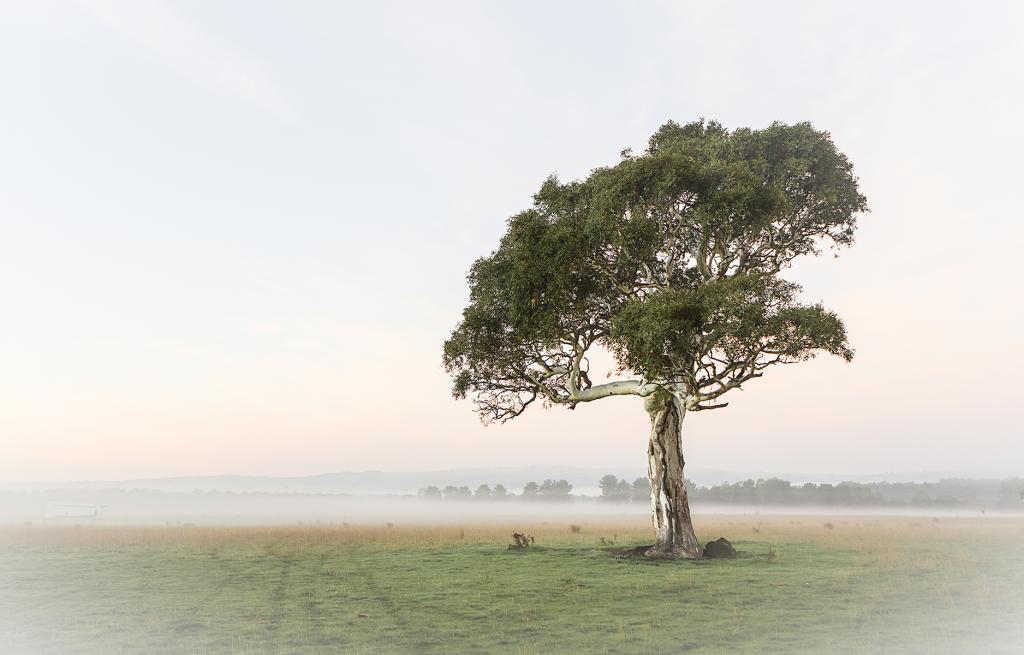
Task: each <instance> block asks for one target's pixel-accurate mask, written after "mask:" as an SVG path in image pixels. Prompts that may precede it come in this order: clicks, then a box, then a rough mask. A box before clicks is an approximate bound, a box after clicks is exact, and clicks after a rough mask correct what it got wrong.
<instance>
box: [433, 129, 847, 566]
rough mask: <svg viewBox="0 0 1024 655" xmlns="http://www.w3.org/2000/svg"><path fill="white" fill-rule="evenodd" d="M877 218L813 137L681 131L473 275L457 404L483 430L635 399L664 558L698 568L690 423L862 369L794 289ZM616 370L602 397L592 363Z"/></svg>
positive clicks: (654, 140)
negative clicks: (827, 364)
mask: <svg viewBox="0 0 1024 655" xmlns="http://www.w3.org/2000/svg"><path fill="white" fill-rule="evenodd" d="M865 210H866V202H865V199H864V197H863V196H862V195H861V194H860V192H859V191H858V187H857V180H856V178H855V177H854V175H853V170H852V165H851V164H850V162H849V160H848V159H847V158H846V156H845V155H843V154H842V153H841V152H839V151H838V150H837V149H836V147H835V145H834V144H833V143H832V140H831V137H830V136H829V135H828V134H827V133H825V132H820V131H817V130H815V129H814V128H813V127H812V126H811V125H810V124H808V123H798V124H796V125H784V124H782V123H774V124H772V125H771V126H770V127H768V128H766V129H763V130H752V129H737V130H734V131H731V132H730V131H728V130H726V129H725V128H723V127H722V126H721V125H720V124H718V123H716V122H705V121H703V120H702V121H698V122H694V123H690V124H688V125H679V124H677V123H673V122H669V123H666V124H665V125H663V126H662V127H661V128H660V129H659V130H658V131H657V132H656V133H655V134H654V135H653V136H652V137H651V138H650V140H649V142H648V145H647V149H646V150H645V151H644V152H643V153H642V154H640V155H633V154H631V153H630V152H629V151H625V152H623V157H622V160H621V161H620V162H619V163H618V164H616V165H614V166H611V167H607V168H598V169H596V170H594V171H593V172H592V173H591V174H590V176H588V177H587V178H586V179H585V180H582V181H575V182H569V183H562V182H560V181H559V180H558V179H557V178H555V177H550V178H549V179H548V180H547V181H546V182H544V184H543V185H542V186H541V188H540V190H539V191H538V192H537V194H536V195H535V196H534V202H533V206H532V207H531V208H529V209H527V210H525V211H523V212H521V213H519V214H516V215H514V216H512V217H511V218H510V219H509V221H508V230H507V232H506V233H505V236H504V237H502V239H501V243H500V245H499V246H498V249H497V250H495V251H494V252H492V253H491V254H490V255H489V256H487V257H483V258H481V259H479V260H477V261H476V262H475V263H474V264H473V266H472V268H471V270H470V273H469V276H468V281H469V286H470V301H469V305H468V306H467V307H466V308H465V310H464V311H463V314H462V320H461V322H460V323H459V324H458V326H457V327H456V328H455V330H454V331H453V332H452V334H451V337H450V338H449V339H448V341H446V342H445V346H444V357H443V361H444V365H445V368H446V369H447V370H448V371H449V373H450V374H451V375H452V376H453V379H454V385H453V393H454V395H455V396H456V397H457V398H465V397H467V396H471V397H472V398H473V400H474V402H475V404H476V408H477V411H478V412H479V413H480V415H481V417H482V418H483V420H484V421H485V422H491V421H500V422H503V421H507V420H509V419H513V418H515V417H517V416H519V415H520V414H522V413H523V411H525V410H526V408H527V407H529V406H530V405H532V404H534V403H535V402H537V401H538V400H539V401H540V402H541V403H542V404H544V405H547V406H553V405H559V406H562V407H567V408H569V409H575V408H576V407H578V406H580V405H581V404H585V403H589V402H592V401H596V400H601V399H604V398H608V397H611V396H634V397H637V398H640V399H642V400H643V402H644V407H645V409H646V411H647V414H648V416H649V418H650V425H651V428H650V436H649V442H648V477H649V481H650V487H651V490H652V501H651V505H652V516H653V523H654V526H655V532H656V539H657V542H656V544H655V546H654V547H653V548H652V549H651V550H650V551H649V555H651V556H657V557H688V558H697V557H700V556H701V549H700V546H699V544H698V543H697V539H696V537H695V535H694V533H693V527H692V524H691V520H690V512H689V506H688V503H687V497H686V488H685V485H684V478H683V466H684V459H683V455H682V447H681V444H682V442H681V434H682V433H681V428H682V421H683V419H684V417H685V415H686V414H687V413H688V412H696V411H705V410H711V409H717V408H721V407H725V406H726V404H727V403H725V402H723V401H722V397H723V396H724V395H725V394H727V393H729V392H730V391H733V390H735V389H740V388H742V387H743V385H745V384H746V383H747V382H749V381H751V380H754V379H756V378H759V377H761V376H762V375H763V374H764V372H765V370H766V369H768V368H770V367H772V366H775V365H780V364H790V363H794V362H800V361H803V360H806V359H809V358H811V357H814V356H815V355H816V354H817V353H822V352H824V353H830V354H833V355H837V356H839V357H842V358H844V359H846V360H849V359H851V358H852V356H853V351H852V350H851V348H850V346H849V345H848V343H847V337H846V330H845V328H844V326H843V323H842V321H841V320H840V319H839V318H838V317H837V316H836V315H835V314H834V313H832V312H830V311H828V310H826V309H825V308H824V307H822V306H821V305H820V304H803V303H801V302H800V301H799V300H798V296H799V292H800V290H801V289H800V287H799V286H798V285H797V284H795V283H793V282H791V281H788V280H786V279H784V278H783V277H782V276H781V273H782V272H783V271H784V270H785V269H787V268H788V267H789V266H790V264H791V262H792V261H793V260H794V259H796V258H797V257H800V256H802V255H816V254H819V253H820V252H821V251H822V249H824V248H825V247H830V248H836V249H837V248H840V247H843V246H847V245H849V244H851V243H852V241H853V233H854V228H855V226H856V217H857V215H858V214H859V213H860V212H862V211H865ZM600 350H604V351H607V352H609V353H611V355H613V356H614V360H615V362H616V369H615V370H613V371H609V373H610V374H617V375H619V377H618V378H617V379H613V380H609V381H607V382H603V383H600V384H598V383H596V382H595V380H596V379H597V376H596V372H595V371H591V368H590V362H591V359H592V358H591V355H592V354H593V353H594V352H595V351H600Z"/></svg>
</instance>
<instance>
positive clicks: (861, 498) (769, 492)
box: [598, 475, 1024, 507]
mask: <svg viewBox="0 0 1024 655" xmlns="http://www.w3.org/2000/svg"><path fill="white" fill-rule="evenodd" d="M646 482H647V481H646V479H645V478H637V479H636V480H634V481H633V482H632V483H630V482H629V481H628V480H625V479H622V480H619V479H617V478H616V477H615V476H614V475H606V476H604V477H603V478H601V480H600V481H599V483H598V484H599V486H600V488H601V500H604V501H609V502H649V500H650V488H649V486H647V485H646ZM685 484H686V491H687V495H689V497H690V499H691V500H694V501H700V502H707V503H743V504H752V505H760V504H775V505H800V504H803V505H819V504H820V505H854V506H856V505H892V506H901V505H913V506H933V507H955V506H959V505H980V504H987V505H996V506H1001V507H1017V506H1021V505H1024V478H1010V479H1007V480H971V479H961V478H948V479H943V480H940V481H939V482H866V483H861V482H840V483H838V484H831V483H828V482H824V483H821V484H815V483H813V482H807V483H804V484H793V483H791V482H790V481H788V480H783V479H781V478H776V477H773V478H768V479H764V478H760V479H758V480H753V479H747V480H743V481H742V482H734V483H729V482H724V483H722V484H717V485H711V486H698V485H696V484H694V483H693V481H692V480H689V479H687V480H686V482H685Z"/></svg>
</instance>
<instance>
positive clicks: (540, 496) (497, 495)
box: [417, 480, 572, 500]
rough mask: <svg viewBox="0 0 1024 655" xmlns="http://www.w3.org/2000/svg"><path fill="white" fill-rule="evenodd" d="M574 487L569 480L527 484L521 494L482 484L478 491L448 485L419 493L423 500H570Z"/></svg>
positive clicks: (430, 487) (428, 488)
mask: <svg viewBox="0 0 1024 655" xmlns="http://www.w3.org/2000/svg"><path fill="white" fill-rule="evenodd" d="M571 492H572V485H571V484H569V481H568V480H544V481H543V482H541V483H540V484H537V483H536V482H527V483H526V484H525V485H523V490H522V491H521V492H520V493H519V494H515V493H513V492H510V491H509V490H508V489H506V488H505V486H504V485H501V484H496V485H494V487H493V488H492V487H491V486H490V485H487V484H481V485H480V486H478V487H477V488H476V490H475V491H474V490H471V489H470V488H469V487H468V486H459V487H457V486H455V485H448V486H446V487H444V488H443V489H442V488H441V487H437V486H433V485H432V486H429V487H424V488H422V489H420V490H419V492H418V493H417V495H418V496H420V497H422V498H434V499H442V498H443V499H445V500H468V499H477V500H504V499H508V498H520V499H523V500H568V499H569V498H571V497H572V496H571V495H570V494H571Z"/></svg>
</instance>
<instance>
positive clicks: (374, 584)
mask: <svg viewBox="0 0 1024 655" xmlns="http://www.w3.org/2000/svg"><path fill="white" fill-rule="evenodd" d="M358 573H359V575H360V577H361V578H362V579H363V583H364V585H365V586H366V589H367V590H368V591H369V592H371V593H372V595H373V597H374V599H375V600H376V601H377V603H378V604H379V605H380V606H381V608H382V609H383V610H384V611H385V613H386V616H387V618H388V619H389V620H390V622H391V623H392V624H393V626H394V629H395V632H396V633H398V634H399V635H400V636H401V638H402V642H401V646H400V647H401V648H405V649H408V650H407V651H406V652H410V653H427V652H433V651H431V650H430V648H431V647H432V643H431V642H428V641H425V640H423V639H422V633H421V631H419V630H415V629H412V628H411V627H410V623H409V620H408V619H407V618H406V617H405V616H404V615H403V614H402V612H401V608H400V607H399V605H398V604H397V603H396V602H395V601H394V594H393V593H392V589H391V588H385V587H384V586H383V585H382V584H381V583H380V581H379V579H378V577H377V574H376V573H375V572H374V570H373V568H372V567H369V566H367V567H362V568H360V569H359V570H358ZM368 618H369V619H370V620H373V616H372V615H370V616H369V617H368ZM381 641H383V640H381ZM393 646H396V644H394V643H392V644H389V649H388V652H395V651H394V650H390V648H391V647H393Z"/></svg>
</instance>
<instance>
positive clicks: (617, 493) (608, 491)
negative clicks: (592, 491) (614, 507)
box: [597, 473, 628, 501]
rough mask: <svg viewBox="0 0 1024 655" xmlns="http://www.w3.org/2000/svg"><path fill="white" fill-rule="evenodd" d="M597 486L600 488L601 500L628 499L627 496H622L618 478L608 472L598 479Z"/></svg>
mask: <svg viewBox="0 0 1024 655" xmlns="http://www.w3.org/2000/svg"><path fill="white" fill-rule="evenodd" d="M597 486H598V487H600V488H601V500H608V501H622V500H628V498H623V497H622V487H621V486H620V485H619V479H618V478H617V477H615V476H614V475H612V474H610V473H609V474H608V475H606V476H604V477H602V478H601V479H600V480H598V481H597Z"/></svg>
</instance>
